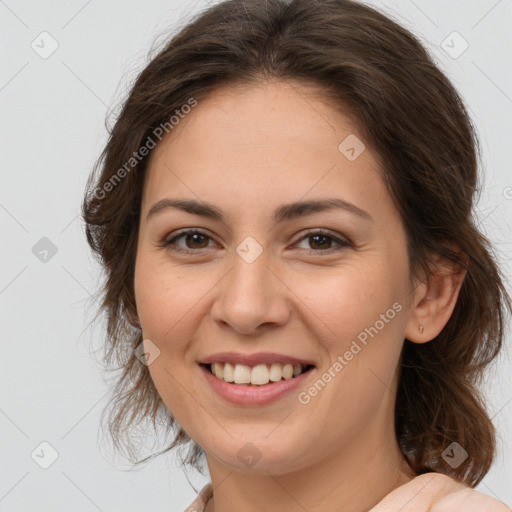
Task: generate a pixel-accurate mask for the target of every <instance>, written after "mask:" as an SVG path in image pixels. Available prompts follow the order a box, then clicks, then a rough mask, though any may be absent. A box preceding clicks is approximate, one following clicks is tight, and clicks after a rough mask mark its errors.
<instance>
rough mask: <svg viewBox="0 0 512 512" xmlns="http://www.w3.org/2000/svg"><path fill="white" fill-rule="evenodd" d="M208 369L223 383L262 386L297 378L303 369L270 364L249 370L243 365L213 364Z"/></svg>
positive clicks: (294, 366)
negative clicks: (270, 382)
mask: <svg viewBox="0 0 512 512" xmlns="http://www.w3.org/2000/svg"><path fill="white" fill-rule="evenodd" d="M210 368H211V372H212V373H213V374H214V375H215V376H216V377H217V378H219V379H222V380H224V381H225V382H234V383H235V384H252V385H254V386H263V385H265V384H268V383H269V381H272V382H278V381H280V380H281V379H285V380H288V379H291V378H292V377H297V375H300V374H301V373H302V371H303V370H304V368H305V367H303V366H302V365H301V364H296V365H293V364H285V365H282V364H280V363H272V364H271V365H266V364H258V365H256V366H253V367H252V368H251V367H250V366H247V365H245V364H235V365H233V364H231V363H213V364H212V365H211V366H210Z"/></svg>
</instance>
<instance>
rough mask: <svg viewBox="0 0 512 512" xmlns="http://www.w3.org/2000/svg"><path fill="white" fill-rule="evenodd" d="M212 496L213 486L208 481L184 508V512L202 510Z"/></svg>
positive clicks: (200, 511) (202, 511)
mask: <svg viewBox="0 0 512 512" xmlns="http://www.w3.org/2000/svg"><path fill="white" fill-rule="evenodd" d="M212 496H213V487H212V484H211V482H208V483H207V484H206V485H205V486H204V487H203V488H202V489H201V490H200V491H199V494H198V495H197V498H196V499H195V500H194V501H193V502H192V503H191V504H190V505H189V507H188V508H186V509H185V512H204V509H205V507H206V503H207V502H208V500H209V499H210V498H211V497H212Z"/></svg>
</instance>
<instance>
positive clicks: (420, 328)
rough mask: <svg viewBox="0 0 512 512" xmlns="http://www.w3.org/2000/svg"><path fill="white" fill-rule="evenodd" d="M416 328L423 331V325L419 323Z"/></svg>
mask: <svg viewBox="0 0 512 512" xmlns="http://www.w3.org/2000/svg"><path fill="white" fill-rule="evenodd" d="M418 330H419V331H420V332H423V331H424V327H423V325H421V324H419V325H418Z"/></svg>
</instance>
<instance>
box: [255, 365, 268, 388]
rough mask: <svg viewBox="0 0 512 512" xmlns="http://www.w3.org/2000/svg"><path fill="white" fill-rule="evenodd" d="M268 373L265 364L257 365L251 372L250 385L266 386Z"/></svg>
mask: <svg viewBox="0 0 512 512" xmlns="http://www.w3.org/2000/svg"><path fill="white" fill-rule="evenodd" d="M268 381H269V371H268V368H267V365H266V364H259V365H257V366H255V367H254V368H253V369H252V370H251V384H255V385H256V386H261V385H262V384H268Z"/></svg>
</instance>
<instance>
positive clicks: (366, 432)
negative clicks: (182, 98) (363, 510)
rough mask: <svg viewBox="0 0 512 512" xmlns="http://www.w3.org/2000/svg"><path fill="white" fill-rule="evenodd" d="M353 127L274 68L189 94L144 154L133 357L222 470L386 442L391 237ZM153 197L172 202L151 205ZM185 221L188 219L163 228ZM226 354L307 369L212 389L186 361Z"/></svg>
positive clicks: (363, 453) (398, 232) (397, 264)
mask: <svg viewBox="0 0 512 512" xmlns="http://www.w3.org/2000/svg"><path fill="white" fill-rule="evenodd" d="M361 139H362V136H361V135H360V134H359V133H358V132H357V129H356V127H355V126H354V124H352V122H351V121H350V119H349V118H348V117H346V116H344V115H342V114H341V113H340V112H339V111H338V110H336V109H334V107H333V106H329V104H328V102H327V101H325V100H321V99H320V98H319V96H318V94H317V93H316V92H315V89H313V88H312V87H310V86H306V85H305V84H302V83H297V82H291V83H285V82H273V83H266V84H265V85H261V86H253V87H245V88H225V89H223V90H220V91H217V92H215V93H214V94H213V95H211V96H210V97H209V98H208V99H205V100H201V101H199V102H198V104H197V106H195V107H194V108H193V109H192V111H191V112H190V113H189V114H188V115H187V116H184V118H183V119H181V120H180V122H179V124H178V125H177V126H175V127H174V128H173V130H172V132H171V133H170V136H169V137H168V138H167V139H163V141H162V143H161V144H160V145H158V146H157V147H156V148H155V149H154V150H153V154H152V155H151V165H150V169H149V174H148V176H147V181H146V184H145V188H144V196H143V203H142V209H141V219H140V233H139V242H138V252H137V261H136V270H135V292H136V303H137V311H138V316H139V319H140V323H141V325H142V326H143V336H144V338H145V339H146V340H151V343H149V342H148V341H146V342H145V348H146V350H147V351H149V352H150V353H151V351H152V350H153V351H155V350H156V349H155V346H156V347H157V348H158V350H159V351H160V352H159V353H158V351H156V352H154V354H158V356H157V357H156V358H155V359H154V361H153V362H152V363H151V364H150V365H149V370H150V373H151V377H152V379H153V380H154V383H155V385H156V388H157V389H158V392H159V394H160V396H161V397H162V400H163V401H164V403H165V405H166V406H167V408H168V409H169V410H170V411H171V413H172V414H173V416H174V417H175V418H176V420H177V421H178V423H179V424H180V425H181V426H182V427H183V428H184V429H185V431H186V432H187V433H188V434H189V435H190V437H192V438H193V439H194V440H195V441H196V442H197V443H199V444H200V445H201V446H202V447H203V448H204V449H205V451H206V453H207V455H208V456H209V457H210V458H211V457H215V458H216V459H218V460H220V461H221V462H223V463H224V464H226V465H228V466H230V467H232V468H236V469H237V470H240V471H244V470H249V469H251V470H252V471H261V472H264V471H268V472H271V473H272V474H282V473H286V472H291V471H293V470H297V469H300V468H306V467H307V466H310V465H312V464H315V463H318V462H320V461H322V460H326V459H327V458H329V457H331V456H332V455H333V454H336V453H337V454H342V453H343V454H345V457H346V460H349V458H350V456H354V457H356V456H357V457H362V458H370V457H371V456H372V455H373V454H375V452H376V451H377V450H379V449H381V448H382V446H383V443H384V444H385V443H386V441H390V442H394V431H393V428H392V426H393V411H394V399H395V391H396V384H397V376H398V373H397V371H396V370H397V366H398V360H399V356H400V351H401V348H402V343H403V339H404V333H405V331H406V328H407V325H408V322H409V310H410V300H411V297H410V295H411V290H410V286H409V266H408V258H407V252H406V238H405V233H404V229H403V225H402V221H401V218H400V216H399V214H398V211H397V209H396V208H395V206H394V204H393V202H392V200H391V197H390V195H389V193H388V191H387V189H386V187H385V184H384V182H383V180H382V178H381V175H380V174H379V166H378V163H377V159H376V156H375V154H373V153H372V151H371V149H370V148H369V147H368V146H366V148H365V147H364V146H363V142H364V141H363V142H361ZM164 200H172V201H187V202H188V206H186V207H185V206H184V203H183V204H182V207H173V206H171V205H170V203H167V204H166V203H160V204H159V206H158V207H157V208H154V206H155V205H156V204H157V203H159V202H160V201H164ZM327 200H329V201H331V202H332V203H331V207H329V208H328V207H325V204H324V206H323V207H309V206H307V205H306V206H304V207H303V208H300V207H297V206H294V207H293V208H292V207H290V205H297V204H299V203H309V202H323V201H327ZM334 201H337V202H338V204H337V205H334ZM192 203H193V204H196V205H197V208H196V211H195V212H194V211H193V210H192V209H191V208H190V206H191V205H192ZM343 204H345V207H343ZM205 205H208V207H209V208H208V209H205V208H204V207H205ZM340 205H341V206H340ZM347 205H348V206H347ZM200 208H203V211H201V209H200ZM213 211H214V212H215V213H213ZM150 212H151V213H150ZM184 229H188V230H192V231H193V230H199V231H200V232H201V233H202V234H196V235H193V234H192V235H189V236H187V235H184V236H179V237H178V238H176V237H177V236H178V235H179V234H180V233H179V232H180V231H181V230H184ZM170 241H172V243H170V244H169V245H167V246H165V243H166V242H170ZM226 352H232V353H236V354H239V355H242V356H243V355H255V354H256V355H257V354H260V353H262V352H265V353H271V354H275V355H274V356H273V355H271V356H270V357H269V358H267V359H262V358H258V357H257V358H256V359H255V360H254V361H253V362H254V363H256V362H258V360H259V362H260V363H261V364H268V365H269V366H266V368H267V370H271V371H270V374H271V375H272V371H273V372H276V373H274V378H281V376H280V374H279V373H278V372H277V370H279V368H280V367H279V366H276V365H274V368H273V370H272V368H271V367H270V364H271V363H272V362H273V361H272V359H273V358H275V362H279V361H281V362H284V363H285V362H286V360H287V359H289V360H290V361H293V359H292V358H295V359H296V360H302V361H304V362H309V363H312V364H314V368H313V369H312V370H310V371H308V372H306V373H304V374H303V375H302V376H300V377H299V379H298V380H297V381H294V386H292V389H290V390H288V391H287V392H284V393H283V394H281V395H279V396H274V397H273V398H272V399H271V400H269V399H268V395H265V396H267V398H266V399H265V398H262V397H263V396H264V394H265V393H267V392H268V393H270V394H272V386H281V387H282V386H283V384H282V383H283V381H286V385H289V384H290V382H289V381H288V380H286V379H283V380H282V381H281V383H279V382H272V381H271V382H270V383H269V384H266V385H264V386H259V385H255V384H247V383H245V384H235V383H229V384H228V383H225V384H223V385H222V386H221V387H222V388H223V389H227V393H228V395H227V396H225V395H223V394H220V393H219V391H218V390H217V388H218V387H219V386H214V385H212V379H218V377H216V376H213V375H207V374H206V371H207V370H205V368H204V367H203V366H202V365H200V362H208V361H210V360H211V359H212V358H213V356H214V355H216V354H220V353H226ZM278 355H279V356H284V359H278ZM220 358H221V360H222V359H224V360H223V362H227V363H229V362H230V359H231V360H232V361H231V362H236V357H235V356H234V355H229V356H225V355H224V356H222V355H221V356H220ZM248 366H249V372H250V371H251V368H252V366H257V365H256V364H252V365H248ZM233 369H234V371H235V374H236V375H237V379H238V377H241V378H242V380H243V376H244V375H247V368H246V367H244V366H241V367H240V368H238V369H236V368H233ZM260 370H261V371H262V374H260V373H258V372H259V371H260ZM225 371H226V373H227V374H229V373H230V372H229V367H228V369H227V370H225ZM286 371H287V370H285V372H286ZM255 375H256V378H257V377H258V375H259V377H261V378H262V379H263V381H264V380H265V379H266V378H268V375H267V374H265V369H263V367H261V366H260V368H259V370H257V371H256V372H255V373H254V374H253V377H254V376H255ZM228 379H229V377H228ZM215 382H216V383H217V384H221V382H220V380H218V381H215ZM227 386H229V389H228V388H227ZM234 388H236V391H233V389H234ZM276 389H277V388H276ZM265 390H266V391H265ZM243 392H245V398H244V399H239V400H238V401H237V399H236V398H231V397H232V396H234V394H235V393H243ZM237 396H238V395H237ZM251 397H252V398H251ZM249 443H250V444H249ZM349 453H352V455H349Z"/></svg>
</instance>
